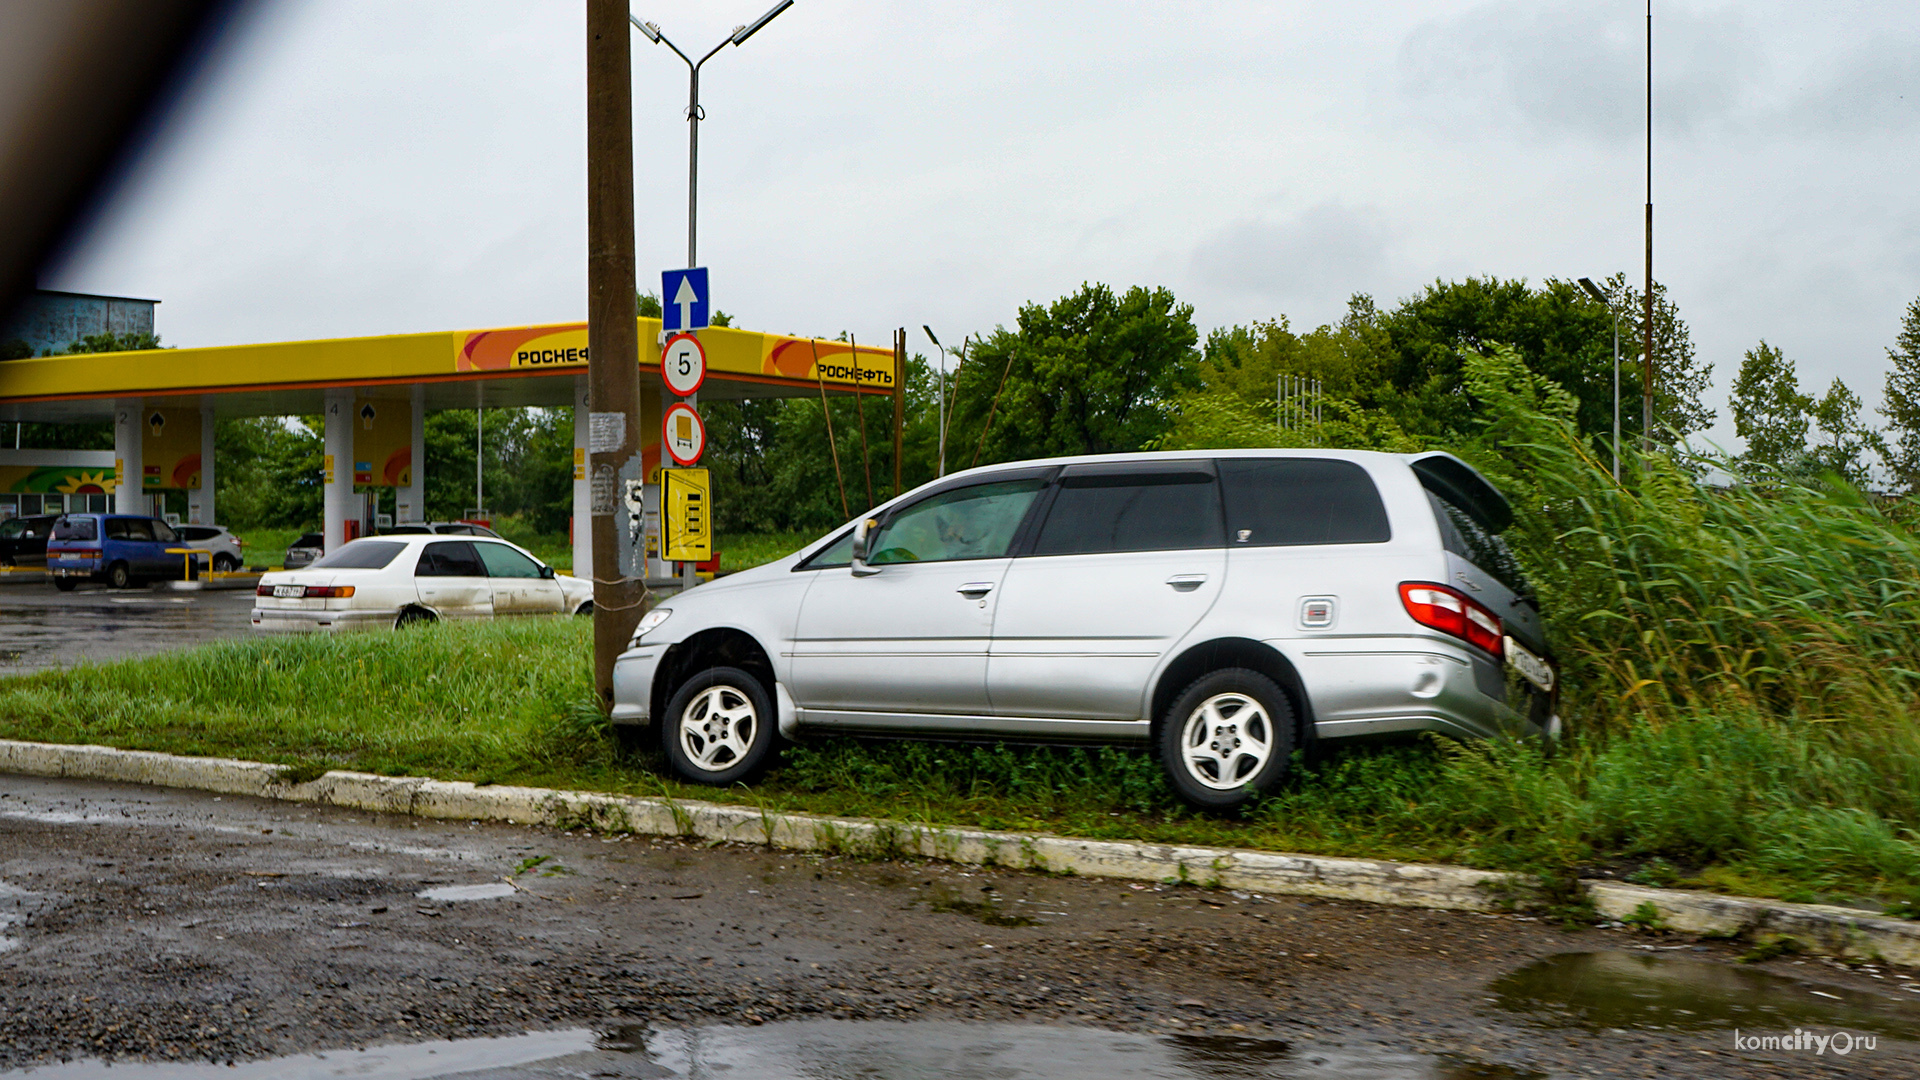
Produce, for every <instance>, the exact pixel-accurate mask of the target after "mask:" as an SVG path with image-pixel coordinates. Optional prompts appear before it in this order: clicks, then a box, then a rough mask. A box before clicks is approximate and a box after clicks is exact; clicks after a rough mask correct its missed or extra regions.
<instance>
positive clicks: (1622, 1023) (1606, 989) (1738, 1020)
mask: <svg viewBox="0 0 1920 1080" xmlns="http://www.w3.org/2000/svg"><path fill="white" fill-rule="evenodd" d="M1897 986H1898V984H1892V985H1889V987H1888V990H1889V993H1890V994H1891V993H1894V992H1897V989H1896V987H1897ZM1489 989H1491V990H1492V992H1493V993H1494V995H1495V1000H1496V1002H1497V1003H1498V1004H1499V1006H1500V1007H1501V1008H1503V1009H1507V1010H1509V1011H1512V1012H1518V1013H1526V1014H1530V1015H1531V1016H1533V1017H1534V1018H1535V1019H1539V1020H1544V1021H1546V1022H1547V1023H1550V1024H1553V1025H1556V1026H1565V1027H1581V1028H1587V1029H1589V1030H1596V1031H1597V1030H1601V1029H1606V1028H1620V1029H1625V1030H1635V1031H1702V1030H1732V1029H1734V1028H1740V1029H1742V1030H1745V1031H1756V1030H1757V1031H1790V1030H1792V1029H1794V1028H1796V1027H1799V1028H1815V1027H1818V1028H1842V1029H1845V1030H1848V1031H1856V1032H1866V1033H1869V1034H1874V1035H1885V1036H1888V1037H1889V1038H1895V1039H1915V1040H1920V1002H1909V1001H1902V1000H1900V999H1897V998H1893V997H1891V996H1885V995H1880V994H1874V993H1868V992H1864V991H1860V990H1852V989H1849V988H1847V987H1843V986H1833V985H1826V984H1821V983H1815V982H1810V981H1805V980H1801V979H1794V978H1789V977H1787V976H1784V975H1775V974H1773V973H1771V972H1766V971H1756V970H1754V969H1752V968H1741V967H1734V966H1732V965H1729V964H1722V963H1714V962H1712V961H1708V960H1691V959H1684V958H1681V957H1673V956H1658V955H1652V954H1648V953H1632V952H1593V953H1561V954H1559V955H1557V956H1549V957H1547V958H1546V959H1544V960H1540V961H1537V962H1535V963H1532V964H1529V965H1527V966H1526V967H1523V968H1521V969H1520V970H1518V971H1516V972H1513V973H1512V974H1510V975H1505V976H1502V977H1501V978H1499V979H1497V980H1495V981H1494V983H1493V985H1492V986H1491V987H1490V988H1489ZM1915 996H1916V997H1920V994H1916V995H1915Z"/></svg>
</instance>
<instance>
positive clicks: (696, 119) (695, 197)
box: [627, 0, 793, 266]
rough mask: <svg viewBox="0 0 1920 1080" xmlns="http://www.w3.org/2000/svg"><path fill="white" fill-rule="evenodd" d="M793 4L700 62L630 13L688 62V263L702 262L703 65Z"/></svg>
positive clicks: (780, 6)
mask: <svg viewBox="0 0 1920 1080" xmlns="http://www.w3.org/2000/svg"><path fill="white" fill-rule="evenodd" d="M792 6H793V0H780V2H779V3H777V4H775V5H774V6H773V8H772V9H771V10H769V11H768V12H767V13H766V14H765V15H762V16H760V17H759V18H758V19H756V20H754V21H753V22H752V23H749V24H747V25H745V26H736V27H734V28H733V33H731V34H729V35H727V37H726V39H725V40H723V41H722V42H720V44H718V45H715V46H714V47H713V48H712V49H710V50H708V51H707V55H705V56H703V57H701V58H700V59H699V60H697V61H696V60H694V59H693V58H692V57H690V56H688V55H687V54H686V53H683V52H681V51H680V46H678V45H675V44H674V43H673V42H672V41H670V40H668V39H667V35H665V34H663V33H661V32H660V24H659V23H650V22H641V21H640V20H639V19H638V18H636V17H634V16H633V15H628V16H627V21H628V22H631V23H632V24H633V25H634V26H635V27H637V28H639V30H640V32H641V33H642V34H645V35H647V40H648V41H651V42H653V43H654V44H655V45H665V46H666V47H667V48H669V49H672V50H673V52H674V55H676V56H678V57H679V58H680V59H682V60H684V61H686V64H687V265H688V266H698V265H700V263H699V260H698V257H697V255H696V252H697V250H698V249H697V247H696V245H695V240H696V238H697V236H698V234H699V205H700V121H701V120H702V119H704V118H705V114H703V113H702V112H701V111H700V68H701V66H702V65H704V64H705V63H706V62H707V61H709V60H711V59H713V56H714V54H715V53H717V52H719V51H720V50H721V49H724V48H726V47H727V45H728V44H730V43H731V44H733V45H735V46H738V45H744V44H745V43H746V40H747V39H748V38H750V37H752V36H753V35H755V34H757V33H759V32H760V28H761V27H763V26H765V25H767V24H768V23H770V22H772V21H773V19H774V16H776V15H778V14H780V13H781V12H783V11H785V10H787V9H788V8H790V7H792Z"/></svg>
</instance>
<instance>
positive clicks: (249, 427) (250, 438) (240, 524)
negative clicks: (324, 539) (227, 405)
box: [213, 415, 322, 529]
mask: <svg viewBox="0 0 1920 1080" xmlns="http://www.w3.org/2000/svg"><path fill="white" fill-rule="evenodd" d="M320 430H321V418H320V417H319V416H318V415H314V416H304V417H283V416H250V417H237V418H233V419H226V420H215V421H214V424H213V453H214V460H215V461H216V462H217V466H216V468H215V469H214V473H213V488H214V512H215V513H216V514H217V515H218V517H219V520H220V524H222V525H225V526H227V527H228V528H231V529H252V528H286V527H291V528H296V529H310V528H318V527H319V526H320V514H321V497H322V496H321V483H320V478H321V477H320V473H321V442H322V440H321V437H320Z"/></svg>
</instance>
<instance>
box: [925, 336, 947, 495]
mask: <svg viewBox="0 0 1920 1080" xmlns="http://www.w3.org/2000/svg"><path fill="white" fill-rule="evenodd" d="M920 329H922V330H925V331H926V332H927V340H928V341H931V342H933V347H934V348H936V349H939V350H940V378H939V379H938V380H937V381H936V382H935V384H934V385H935V387H936V388H937V389H938V392H939V395H940V397H939V404H938V405H937V406H936V407H935V412H936V414H937V415H936V419H937V421H938V423H939V428H940V463H939V464H938V465H937V466H935V469H934V474H933V475H934V476H935V477H941V476H945V475H947V347H946V346H945V345H942V344H940V339H939V338H937V337H934V336H933V327H931V326H928V325H927V324H926V323H921V324H920Z"/></svg>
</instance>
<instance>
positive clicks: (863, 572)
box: [852, 518, 880, 577]
mask: <svg viewBox="0 0 1920 1080" xmlns="http://www.w3.org/2000/svg"><path fill="white" fill-rule="evenodd" d="M879 525H880V523H879V522H878V521H875V520H874V519H873V518H867V519H866V520H865V521H862V522H861V523H860V524H858V525H855V526H854V527H853V560H852V569H853V576H854V577H866V576H868V575H870V574H877V573H879V572H880V569H879V567H875V566H868V565H867V538H868V537H869V536H870V535H872V533H873V530H874V529H876V528H878V527H879Z"/></svg>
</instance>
